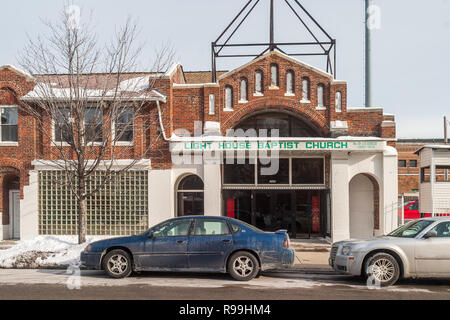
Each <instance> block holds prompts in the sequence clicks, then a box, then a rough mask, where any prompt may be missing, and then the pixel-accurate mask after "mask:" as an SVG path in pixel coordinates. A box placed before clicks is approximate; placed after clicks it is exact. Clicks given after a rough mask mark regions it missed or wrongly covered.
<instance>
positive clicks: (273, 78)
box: [270, 63, 278, 87]
mask: <svg viewBox="0 0 450 320" xmlns="http://www.w3.org/2000/svg"><path fill="white" fill-rule="evenodd" d="M270 83H271V85H272V86H274V87H278V65H276V64H274V63H273V64H271V65H270Z"/></svg>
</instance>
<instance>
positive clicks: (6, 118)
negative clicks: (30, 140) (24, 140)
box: [0, 107, 19, 142]
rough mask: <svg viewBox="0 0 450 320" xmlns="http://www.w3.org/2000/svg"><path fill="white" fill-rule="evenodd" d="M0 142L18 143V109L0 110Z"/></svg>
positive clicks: (7, 108)
mask: <svg viewBox="0 0 450 320" xmlns="http://www.w3.org/2000/svg"><path fill="white" fill-rule="evenodd" d="M0 119H1V121H0V141H1V142H17V141H18V120H19V119H18V108H17V107H6V108H5V107H3V108H0Z"/></svg>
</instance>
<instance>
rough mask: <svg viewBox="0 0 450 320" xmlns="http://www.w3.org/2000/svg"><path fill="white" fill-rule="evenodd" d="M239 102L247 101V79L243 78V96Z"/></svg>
mask: <svg viewBox="0 0 450 320" xmlns="http://www.w3.org/2000/svg"><path fill="white" fill-rule="evenodd" d="M239 102H241V103H242V102H247V79H245V78H242V79H241V97H240V99H239Z"/></svg>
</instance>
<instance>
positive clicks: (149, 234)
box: [147, 231, 153, 239]
mask: <svg viewBox="0 0 450 320" xmlns="http://www.w3.org/2000/svg"><path fill="white" fill-rule="evenodd" d="M147 238H149V239H151V238H153V231H149V232H147Z"/></svg>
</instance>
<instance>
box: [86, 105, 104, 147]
mask: <svg viewBox="0 0 450 320" xmlns="http://www.w3.org/2000/svg"><path fill="white" fill-rule="evenodd" d="M84 130H85V131H86V132H85V137H86V141H87V142H88V143H90V142H102V141H103V112H102V109H101V106H98V107H89V108H86V110H85V113H84Z"/></svg>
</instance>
